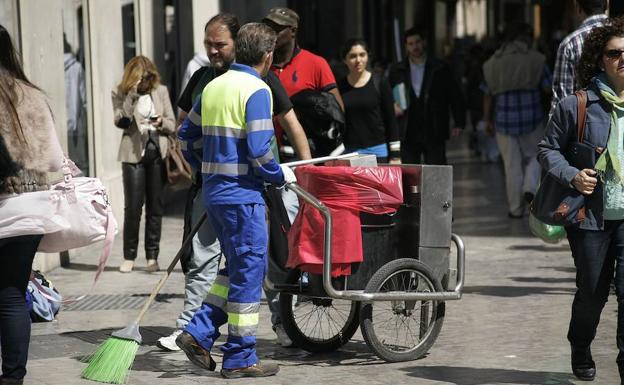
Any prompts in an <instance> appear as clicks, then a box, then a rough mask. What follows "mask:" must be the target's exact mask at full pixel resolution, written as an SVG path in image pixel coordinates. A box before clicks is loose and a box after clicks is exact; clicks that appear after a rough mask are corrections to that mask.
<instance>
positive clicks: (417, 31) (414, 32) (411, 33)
mask: <svg viewBox="0 0 624 385" xmlns="http://www.w3.org/2000/svg"><path fill="white" fill-rule="evenodd" d="M416 35H418V36H420V38H421V39H423V40H425V41H426V40H427V32H425V30H424V29H422V28H419V27H412V28H410V29H407V30H405V32H403V43H407V38H408V37H410V36H416Z"/></svg>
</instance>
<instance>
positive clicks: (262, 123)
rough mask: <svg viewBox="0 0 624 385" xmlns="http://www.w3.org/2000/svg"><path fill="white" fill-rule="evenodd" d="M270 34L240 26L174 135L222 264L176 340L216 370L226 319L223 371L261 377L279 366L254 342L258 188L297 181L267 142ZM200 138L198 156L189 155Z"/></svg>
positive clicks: (259, 272)
mask: <svg viewBox="0 0 624 385" xmlns="http://www.w3.org/2000/svg"><path fill="white" fill-rule="evenodd" d="M275 39H276V37H275V33H274V32H273V30H272V29H270V28H269V27H267V26H265V25H264V24H260V23H250V24H246V25H244V26H243V27H242V28H241V29H240V31H239V32H238V36H237V38H236V58H237V63H234V64H232V65H231V66H230V70H229V71H228V72H226V73H225V74H223V75H221V76H220V77H218V78H216V79H214V80H213V81H212V82H210V83H209V84H208V85H207V86H206V88H205V89H204V91H203V93H202V95H201V97H200V98H198V100H197V102H196V103H195V105H194V106H193V109H192V110H191V112H190V113H189V115H188V117H187V118H186V119H185V121H184V122H183V123H182V127H181V128H180V132H179V134H178V136H179V138H180V140H181V141H183V142H184V143H185V146H183V147H185V149H184V148H183V150H184V154H185V157H186V158H187V160H188V161H189V162H190V163H191V165H192V166H193V167H195V168H197V169H201V171H202V178H203V184H202V193H203V198H204V205H205V206H206V211H207V212H208V215H209V220H210V222H211V224H212V226H213V228H214V229H215V232H216V233H217V236H218V238H219V241H220V242H221V247H222V250H223V252H224V254H225V257H226V268H225V269H223V270H222V271H220V272H219V275H218V277H217V279H216V281H215V283H214V284H213V286H212V288H211V289H210V292H209V293H208V296H207V297H206V299H205V301H204V303H203V304H202V307H201V308H200V309H199V310H198V311H197V312H196V313H195V315H194V316H193V318H192V319H191V321H190V322H189V323H188V325H187V326H186V328H185V331H184V332H183V333H182V334H180V336H179V337H178V338H177V339H176V343H177V345H178V346H179V347H180V348H181V349H182V350H183V351H184V352H185V353H186V355H187V357H188V358H189V359H190V360H191V361H192V362H193V363H195V364H197V365H199V366H201V367H203V368H206V369H208V370H214V369H215V362H214V361H213V360H212V358H211V357H210V349H211V348H212V345H213V344H214V342H215V340H216V339H217V338H218V337H219V335H220V333H219V327H220V326H221V325H223V324H225V323H226V322H227V323H228V339H227V342H226V343H225V344H224V345H223V346H222V347H221V350H222V351H223V368H222V370H221V374H222V376H223V377H226V378H238V377H264V376H270V375H274V374H276V373H277V372H278V370H279V368H278V367H277V365H271V364H260V362H259V360H258V357H257V355H256V349H255V345H256V331H257V328H258V321H259V308H260V297H261V292H262V280H263V278H264V274H265V270H266V256H267V243H268V240H267V228H266V222H265V205H264V199H263V198H262V190H263V188H264V182H268V183H273V184H278V185H283V184H284V183H286V182H294V181H295V178H294V174H293V173H292V171H291V170H290V169H289V168H287V167H280V165H279V164H278V163H277V162H276V160H275V159H274V158H273V153H272V152H271V148H270V143H271V139H272V138H273V136H274V133H273V124H272V120H271V115H272V100H271V92H270V89H269V87H268V86H267V85H266V83H264V82H263V81H262V79H261V77H262V76H265V75H266V74H267V72H268V70H269V68H270V66H271V63H272V60H273V50H274V48H275ZM198 141H201V142H202V145H203V146H202V147H203V158H202V159H201V162H200V161H199V160H198V159H197V158H195V157H194V156H193V148H195V147H196V143H197V142H198Z"/></svg>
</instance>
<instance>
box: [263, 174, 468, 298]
mask: <svg viewBox="0 0 624 385" xmlns="http://www.w3.org/2000/svg"><path fill="white" fill-rule="evenodd" d="M288 188H289V189H291V190H292V191H294V192H295V193H296V194H297V195H298V196H299V197H300V198H301V199H303V200H304V201H306V202H308V203H309V204H310V205H312V206H313V207H314V208H316V209H317V210H319V211H320V212H321V214H322V215H323V217H324V218H325V226H324V240H323V243H324V246H323V288H324V289H325V292H326V293H327V295H328V296H329V297H331V298H335V299H346V300H350V301H418V300H433V301H447V300H457V299H461V297H462V290H463V287H464V275H465V260H466V253H465V247H464V241H463V240H462V239H461V238H460V237H459V236H458V235H457V234H451V240H452V241H453V243H455V246H456V247H457V284H456V285H455V290H453V291H442V292H432V293H407V292H384V293H365V292H364V291H363V290H336V289H335V288H334V286H333V285H332V282H331V266H332V264H331V261H332V246H331V244H332V243H331V239H332V216H331V212H330V211H329V209H328V208H327V206H325V205H324V204H323V203H322V202H321V201H319V200H318V199H317V198H316V197H314V196H313V195H312V194H310V193H309V192H307V191H305V190H304V189H303V188H301V186H299V185H298V184H296V183H289V184H288ZM265 284H266V285H267V286H269V287H270V286H272V285H271V282H270V281H266V282H265Z"/></svg>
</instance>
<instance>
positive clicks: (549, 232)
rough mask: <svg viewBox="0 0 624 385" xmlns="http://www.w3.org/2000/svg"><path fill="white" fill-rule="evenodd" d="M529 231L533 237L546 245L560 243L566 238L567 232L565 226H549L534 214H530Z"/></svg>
mask: <svg viewBox="0 0 624 385" xmlns="http://www.w3.org/2000/svg"><path fill="white" fill-rule="evenodd" d="M529 229H530V230H531V233H533V235H535V236H536V237H538V238H539V239H541V240H542V241H544V242H546V243H559V242H560V241H561V240H562V239H564V238H565V237H566V231H565V228H564V227H563V226H554V225H547V224H546V223H544V222H542V221H540V220H539V219H537V218H536V217H535V216H534V215H533V214H529Z"/></svg>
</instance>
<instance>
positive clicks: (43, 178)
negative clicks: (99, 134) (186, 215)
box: [0, 25, 63, 385]
mask: <svg viewBox="0 0 624 385" xmlns="http://www.w3.org/2000/svg"><path fill="white" fill-rule="evenodd" d="M62 160H63V152H62V150H61V145H60V143H59V141H58V138H57V137H56V130H55V128H54V119H53V117H52V113H51V111H50V107H49V105H48V103H47V101H46V96H45V94H44V93H43V92H42V91H41V90H40V89H39V88H37V86H35V85H33V84H32V83H31V82H30V81H29V80H28V79H27V78H26V76H25V75H24V71H23V69H22V66H21V63H20V60H19V56H18V55H17V53H16V52H15V49H14V46H13V43H12V41H11V37H10V35H9V33H8V32H7V30H6V29H5V28H4V27H3V26H1V25H0V201H2V199H1V197H2V196H15V194H23V193H28V192H34V191H43V190H48V189H49V188H50V186H49V183H48V178H47V173H48V172H50V171H58V170H60V168H61V165H62ZM11 201H12V200H11V199H6V200H4V201H3V202H4V203H3V204H4V205H11V204H12V203H11ZM5 209H11V210H13V211H14V212H15V213H16V215H17V213H19V212H20V210H22V209H25V208H23V207H9V208H6V207H5ZM48 210H49V209H48V207H47V206H46V205H42V206H41V207H29V208H28V212H27V215H26V216H24V217H19V218H17V216H15V217H13V220H12V222H11V223H2V224H1V228H0V335H2V338H1V339H0V350H1V351H2V375H1V376H0V385H9V384H11V385H13V384H22V383H23V378H24V376H25V375H26V361H27V358H28V345H29V342H30V316H29V314H28V310H27V308H26V300H25V294H26V287H27V284H28V279H29V277H30V271H31V266H32V262H33V259H34V256H35V252H36V251H37V248H38V247H39V242H40V241H41V238H42V237H43V234H45V233H47V232H54V231H57V230H58V229H57V230H55V228H58V227H59V226H60V225H59V224H55V223H54V222H51V221H44V220H40V218H46V217H49V212H47V211H48ZM38 211H41V212H38ZM29 218H31V220H29ZM38 218H39V219H38ZM2 219H3V220H6V219H7V218H6V217H3V218H2ZM18 219H19V220H18ZM61 225H62V224H61ZM28 226H31V227H33V228H34V230H30V231H24V228H25V227H28ZM9 227H10V229H9ZM7 229H9V230H8V231H6V230H7ZM2 230H5V231H2ZM12 230H18V232H16V233H19V234H35V235H19V236H10V235H11V231H12ZM16 233H14V234H16Z"/></svg>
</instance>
